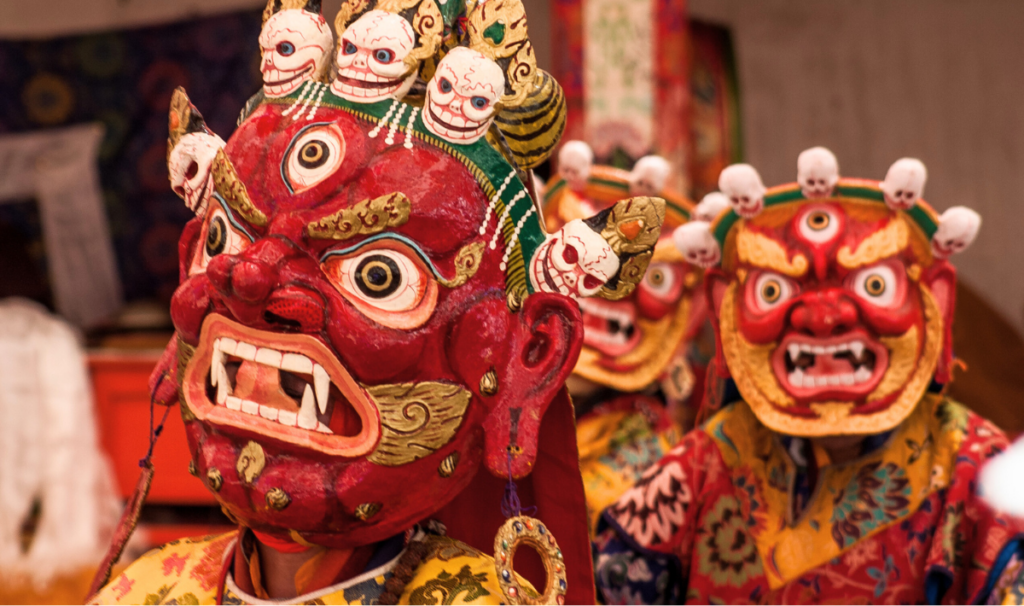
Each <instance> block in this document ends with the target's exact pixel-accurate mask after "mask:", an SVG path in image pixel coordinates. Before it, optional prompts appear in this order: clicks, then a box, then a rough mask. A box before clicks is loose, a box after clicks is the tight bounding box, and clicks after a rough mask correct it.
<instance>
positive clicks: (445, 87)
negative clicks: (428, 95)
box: [437, 78, 452, 93]
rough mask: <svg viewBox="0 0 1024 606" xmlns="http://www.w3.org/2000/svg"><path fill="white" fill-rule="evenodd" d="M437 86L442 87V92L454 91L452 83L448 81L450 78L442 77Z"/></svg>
mask: <svg viewBox="0 0 1024 606" xmlns="http://www.w3.org/2000/svg"><path fill="white" fill-rule="evenodd" d="M437 86H438V88H440V89H441V92H442V93H450V92H452V83H451V82H449V81H448V78H441V80H440V81H439V82H438V83H437Z"/></svg>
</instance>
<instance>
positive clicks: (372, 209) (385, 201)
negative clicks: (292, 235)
mask: <svg viewBox="0 0 1024 606" xmlns="http://www.w3.org/2000/svg"><path fill="white" fill-rule="evenodd" d="M411 209H412V205H411V204H410V203H409V198H407V197H405V194H403V193H401V192H394V193H390V194H387V195H386V196H380V197H378V198H374V199H372V200H363V201H362V202H359V203H358V204H356V205H355V206H353V207H351V208H343V209H341V210H339V211H338V212H336V213H334V214H333V215H329V216H327V217H324V218H322V219H320V220H319V221H313V222H312V223H310V224H309V225H307V226H306V232H307V233H308V234H309V236H310V237H311V238H320V239H326V240H348V239H349V238H354V237H356V236H368V235H371V234H375V233H379V232H382V231H384V230H385V229H388V228H391V227H398V226H400V225H405V224H406V223H407V222H408V221H409V212H410V211H411Z"/></svg>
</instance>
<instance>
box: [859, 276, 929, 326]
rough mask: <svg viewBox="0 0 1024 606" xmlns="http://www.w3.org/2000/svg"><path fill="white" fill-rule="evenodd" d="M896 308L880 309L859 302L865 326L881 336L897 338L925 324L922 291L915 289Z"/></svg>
mask: <svg viewBox="0 0 1024 606" xmlns="http://www.w3.org/2000/svg"><path fill="white" fill-rule="evenodd" d="M908 295H909V296H907V297H905V298H904V301H903V304H902V305H898V306H896V307H878V306H876V305H871V304H869V303H866V302H863V301H858V305H859V307H860V315H861V317H862V318H863V319H864V324H865V325H866V326H867V327H868V328H870V329H871V330H873V331H874V332H875V333H877V334H879V335H888V336H896V335H902V334H903V333H905V332H907V331H908V330H910V327H911V326H914V325H921V324H923V323H924V313H923V311H922V309H921V295H920V291H919V290H918V289H917V288H916V287H914V288H912V290H911V291H910V292H909V293H908Z"/></svg>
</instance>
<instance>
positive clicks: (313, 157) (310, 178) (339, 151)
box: [284, 124, 345, 193]
mask: <svg viewBox="0 0 1024 606" xmlns="http://www.w3.org/2000/svg"><path fill="white" fill-rule="evenodd" d="M344 157H345V139H344V137H343V136H342V134H341V130H339V129H338V127H337V126H334V125H333V124H331V125H325V126H317V127H313V128H311V129H307V130H305V131H304V132H303V133H302V134H300V135H299V137H298V138H297V139H296V140H295V141H294V142H293V143H292V145H291V146H290V147H289V148H288V153H287V155H286V157H285V170H284V174H285V182H286V184H287V185H288V188H289V189H290V190H291V191H292V193H299V192H302V191H305V190H307V189H309V188H311V187H313V186H315V185H318V184H319V183H321V182H322V181H323V180H324V179H326V178H327V177H329V176H331V175H332V174H334V172H335V171H336V170H338V167H339V166H341V162H342V160H344Z"/></svg>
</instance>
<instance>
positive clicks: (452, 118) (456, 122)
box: [441, 110, 472, 126]
mask: <svg viewBox="0 0 1024 606" xmlns="http://www.w3.org/2000/svg"><path fill="white" fill-rule="evenodd" d="M441 113H442V116H441V119H442V120H444V121H445V122H447V123H448V124H449V125H451V126H471V125H472V124H471V123H470V122H467V121H466V119H465V118H463V117H462V116H457V115H455V114H453V113H451V112H450V111H447V110H442V112H441Z"/></svg>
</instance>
